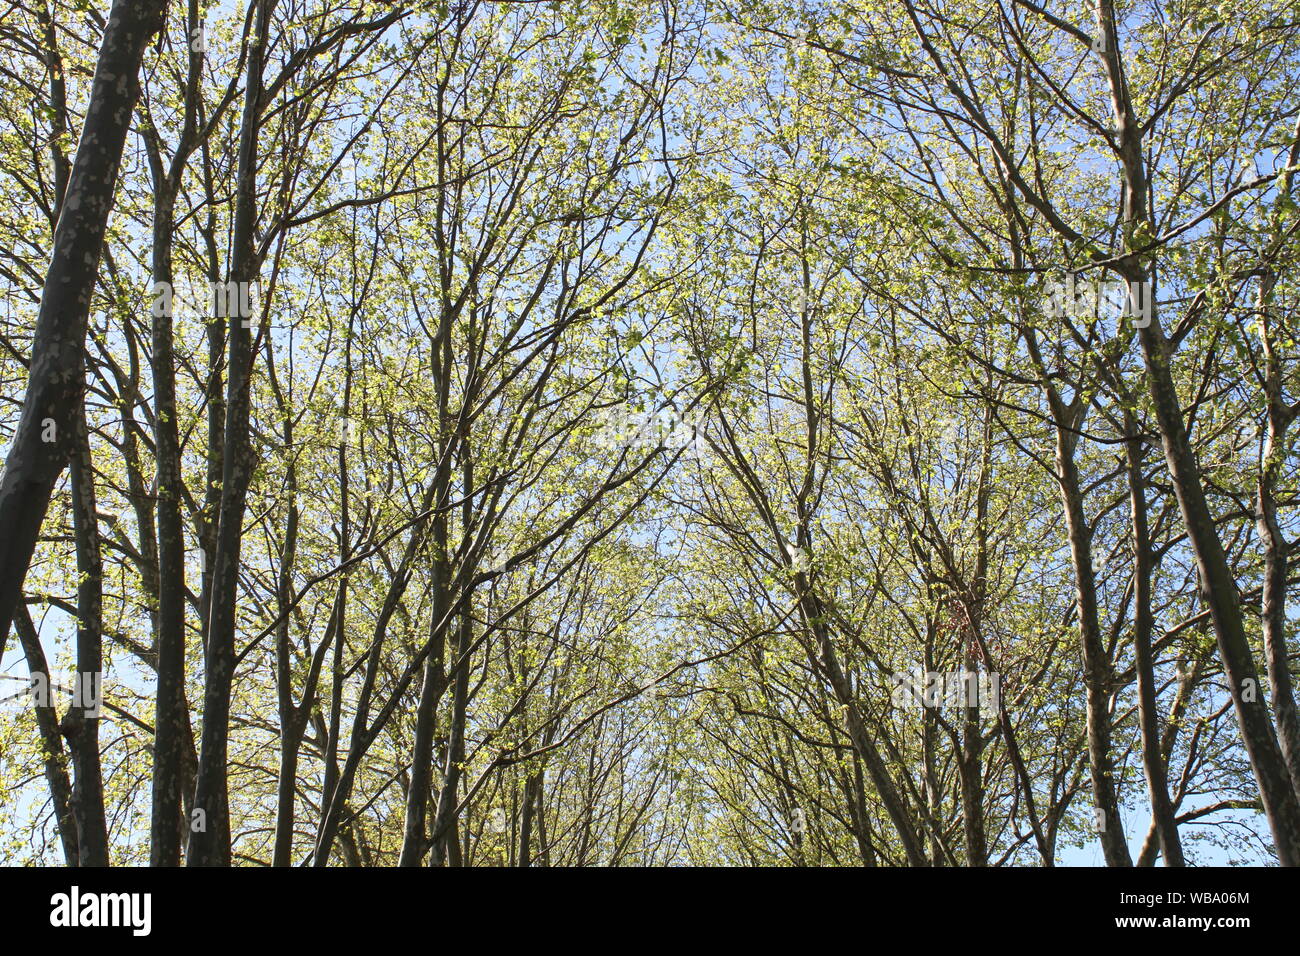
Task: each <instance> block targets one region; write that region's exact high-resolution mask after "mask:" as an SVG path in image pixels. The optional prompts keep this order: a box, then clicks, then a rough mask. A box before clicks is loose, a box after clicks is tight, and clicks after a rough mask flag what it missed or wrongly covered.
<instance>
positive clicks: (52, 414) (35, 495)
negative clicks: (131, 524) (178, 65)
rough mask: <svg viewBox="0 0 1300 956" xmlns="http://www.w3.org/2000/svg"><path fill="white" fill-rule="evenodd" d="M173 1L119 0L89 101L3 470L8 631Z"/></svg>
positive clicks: (75, 392) (60, 446) (71, 405)
mask: <svg viewBox="0 0 1300 956" xmlns="http://www.w3.org/2000/svg"><path fill="white" fill-rule="evenodd" d="M165 7H166V2H165V0H114V3H113V8H112V10H111V12H110V13H109V17H108V26H107V27H106V28H105V30H104V39H103V41H102V43H101V44H100V48H99V59H98V62H97V63H96V65H95V78H94V82H93V84H92V86H91V92H90V104H89V106H88V108H87V110H86V119H85V122H84V123H83V124H82V130H81V139H80V141H79V142H78V144H77V155H76V159H75V160H74V162H73V166H72V171H71V174H70V176H69V178H68V186H67V191H66V195H65V200H64V203H63V210H62V213H61V214H60V216H59V221H58V225H57V226H56V227H55V229H54V251H53V253H52V254H51V256H50V265H49V269H48V270H47V272H46V277H45V284H44V286H43V287H42V293H41V305H40V312H39V314H38V316H37V319H36V335H35V339H34V341H33V343H32V358H31V366H30V369H29V372H28V379H27V394H26V396H25V398H24V400H23V412H22V418H21V420H20V421H19V424H18V430H17V432H16V433H15V435H14V440H13V444H12V445H11V446H10V449H9V455H8V458H7V459H6V462H5V472H4V477H3V479H0V634H3V635H8V633H9V624H10V622H11V621H12V620H13V616H14V612H15V609H16V607H17V605H18V602H19V601H21V600H22V586H23V579H24V578H25V577H26V575H27V567H28V565H29V564H30V563H31V559H32V553H33V552H34V551H35V549H36V539H37V536H38V535H39V533H40V528H41V522H42V521H43V520H44V519H45V512H46V510H47V509H48V508H49V504H50V495H51V494H52V493H53V491H54V483H55V482H56V481H57V480H58V478H59V475H61V474H62V473H63V469H64V467H65V466H66V465H67V463H68V461H69V458H70V457H71V454H72V437H73V436H72V434H71V432H72V429H73V421H74V417H75V415H76V409H77V407H78V406H79V405H80V403H81V396H82V391H83V390H84V388H85V365H84V354H85V341H86V325H87V322H88V319H89V316H90V297H91V294H92V293H93V292H94V288H95V278H96V275H97V274H98V271H99V257H100V253H101V252H102V251H103V245H104V233H105V230H106V229H107V225H108V214H109V210H110V209H111V208H112V205H113V195H114V191H115V188H116V185H117V173H118V166H119V164H120V162H121V159H122V148H123V146H124V144H125V142H126V134H127V130H128V128H129V126H130V123H131V117H132V114H133V113H134V110H135V104H136V101H137V100H138V99H139V96H140V63H141V60H142V59H143V57H144V51H145V48H146V46H148V43H149V39H150V38H151V37H152V36H153V35H154V34H155V33H156V32H157V31H158V29H159V28H160V27H161V26H162V21H163V11H164V9H165Z"/></svg>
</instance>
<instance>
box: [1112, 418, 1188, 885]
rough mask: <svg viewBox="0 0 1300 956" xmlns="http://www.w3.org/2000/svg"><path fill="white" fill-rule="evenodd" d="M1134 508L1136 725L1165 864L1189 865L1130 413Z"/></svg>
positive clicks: (1139, 452)
mask: <svg viewBox="0 0 1300 956" xmlns="http://www.w3.org/2000/svg"><path fill="white" fill-rule="evenodd" d="M1125 425H1126V431H1127V434H1128V440H1127V441H1126V442H1125V443H1124V448H1125V455H1126V458H1127V462H1128V482H1129V497H1130V508H1131V514H1132V521H1133V602H1134V616H1133V656H1134V658H1135V667H1136V671H1137V682H1138V724H1139V726H1140V728H1141V732H1142V766H1143V769H1144V770H1145V771H1146V779H1147V797H1148V799H1149V800H1150V801H1151V817H1152V820H1153V821H1154V823H1155V827H1156V832H1157V834H1158V836H1159V840H1160V852H1161V854H1162V855H1163V856H1164V858H1165V865H1166V866H1185V865H1186V863H1185V861H1184V859H1183V845H1182V842H1181V841H1180V840H1179V837H1178V822H1177V820H1175V818H1174V808H1173V804H1172V802H1171V801H1170V799H1169V781H1168V770H1167V768H1166V766H1165V758H1164V754H1163V752H1162V747H1161V736H1160V713H1159V711H1158V710H1157V701H1156V676H1155V664H1154V661H1153V660H1152V651H1151V638H1152V633H1153V631H1154V630H1155V619H1154V615H1153V614H1152V611H1151V574H1152V558H1151V536H1150V532H1149V531H1148V528H1147V502H1146V491H1145V481H1144V479H1143V476H1142V459H1143V457H1144V456H1143V441H1142V438H1141V437H1140V436H1139V434H1138V430H1137V422H1136V421H1134V420H1133V416H1132V413H1126V415H1125Z"/></svg>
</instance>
